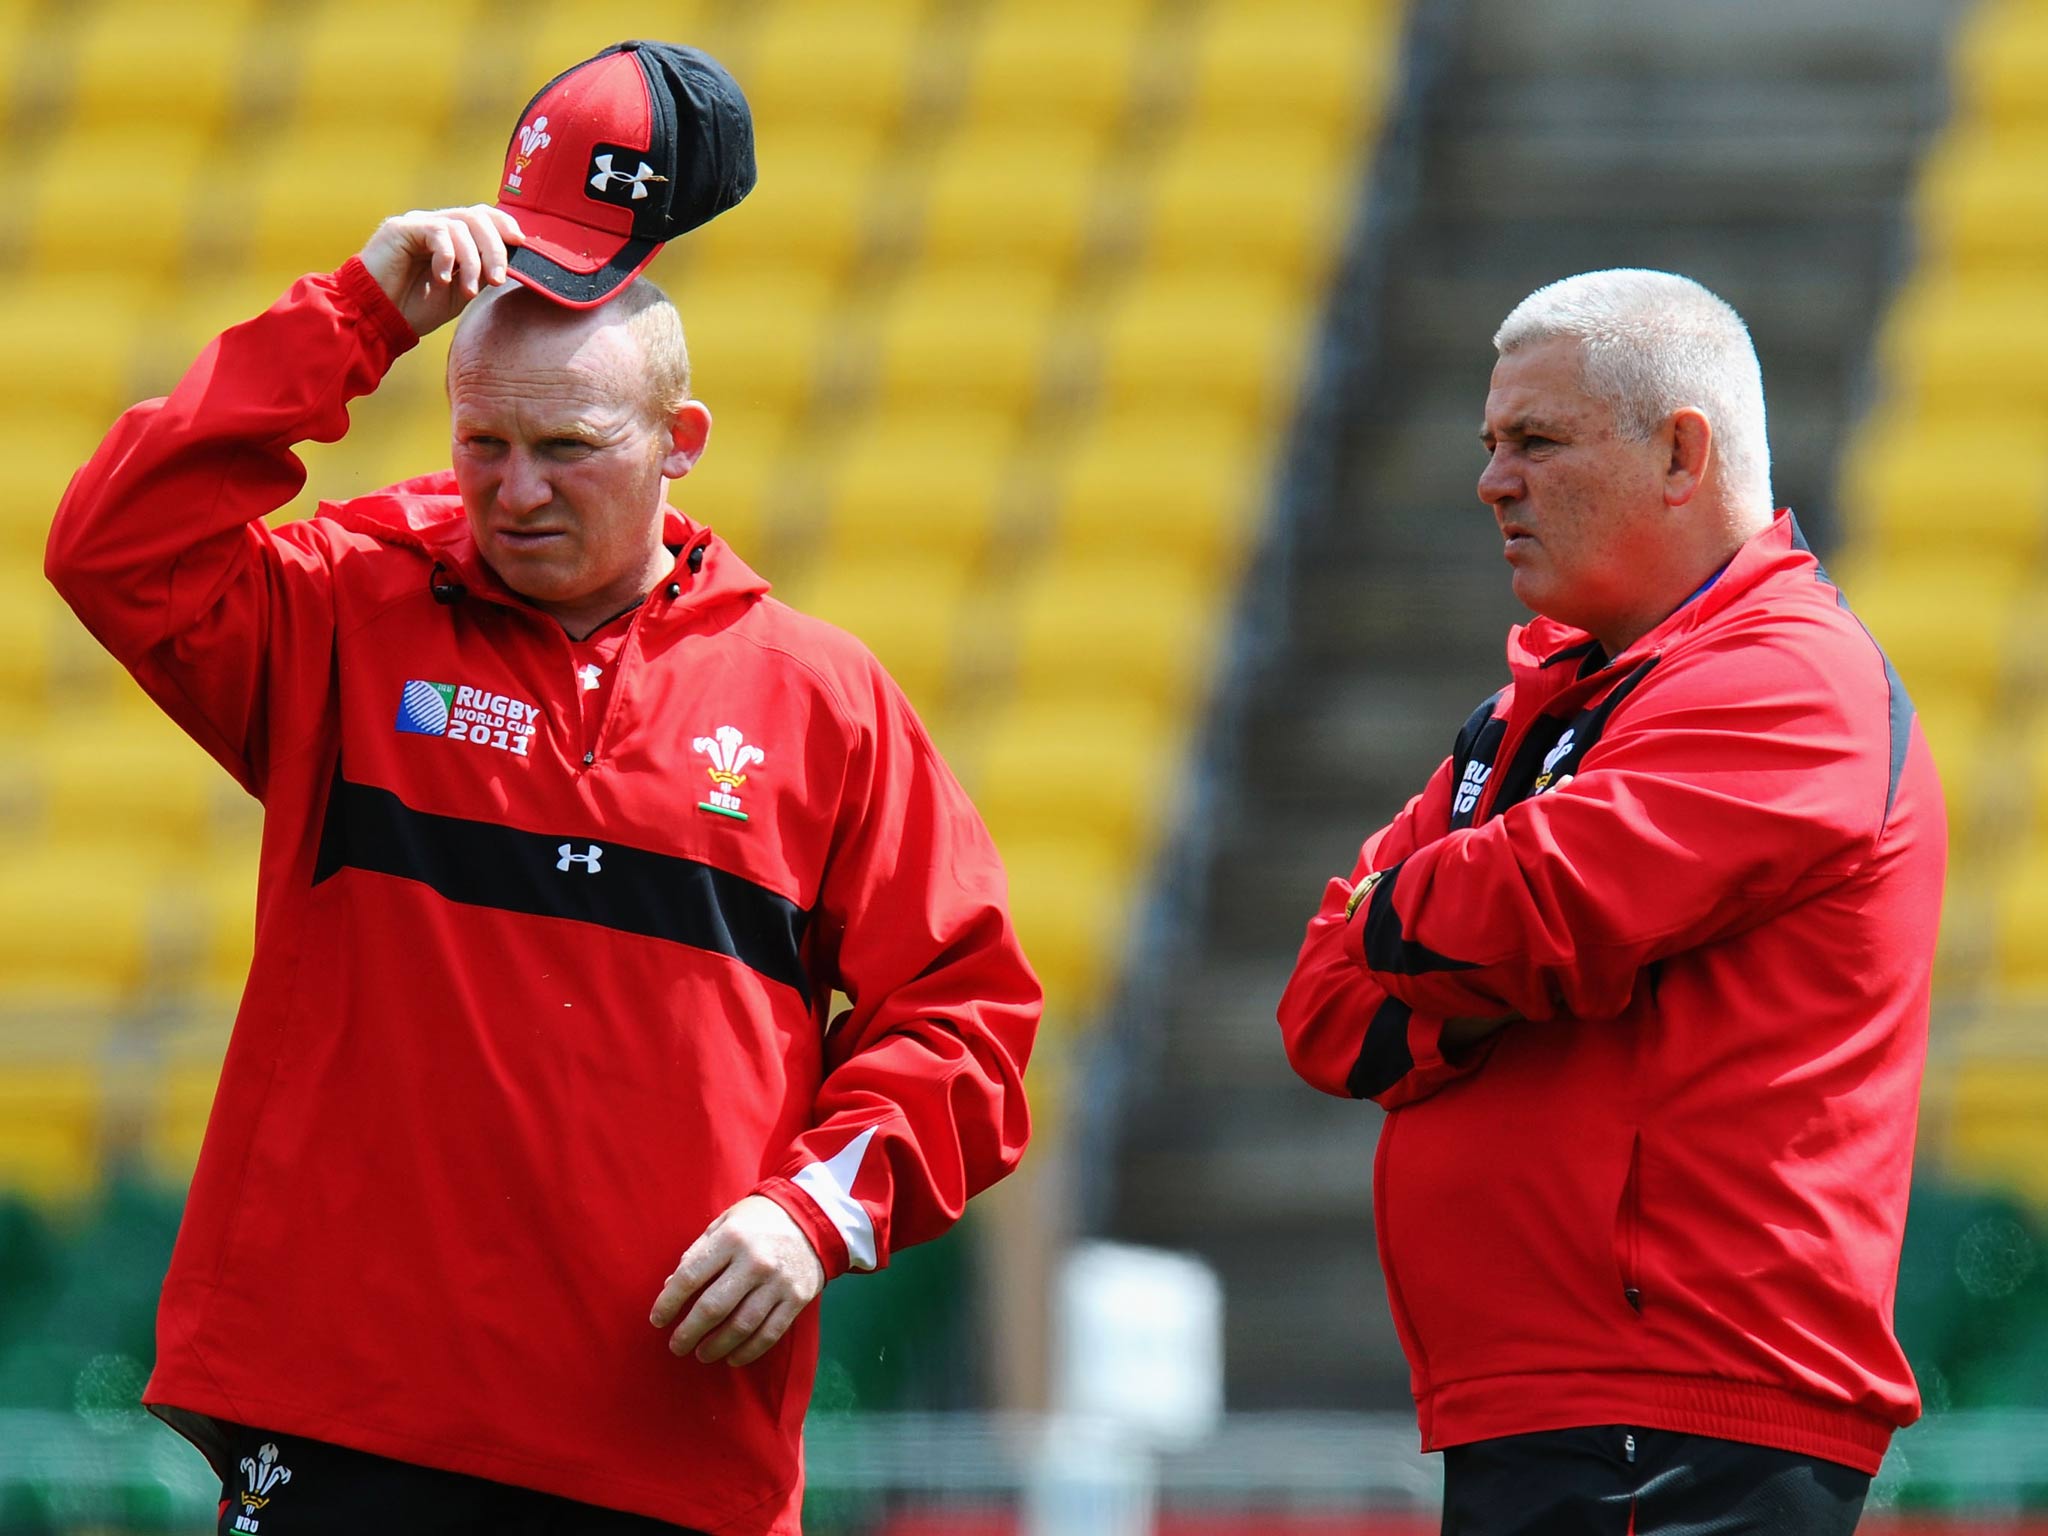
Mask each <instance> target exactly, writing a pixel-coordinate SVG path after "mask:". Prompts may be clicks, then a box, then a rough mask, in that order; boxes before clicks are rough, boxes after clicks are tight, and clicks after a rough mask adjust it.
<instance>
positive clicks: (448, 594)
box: [427, 560, 469, 608]
mask: <svg viewBox="0 0 2048 1536" xmlns="http://www.w3.org/2000/svg"><path fill="white" fill-rule="evenodd" d="M427 590H428V591H429V592H431V593H433V594H434V601H435V602H437V603H439V604H441V605H442V606H443V607H444V608H445V607H448V606H449V605H451V604H454V603H459V602H461V601H462V600H463V599H464V598H465V597H467V596H469V588H467V587H465V586H464V585H463V584H462V583H461V582H459V581H457V580H456V579H455V578H454V577H453V576H451V575H450V574H449V573H448V567H447V566H446V565H444V564H443V563H442V562H441V561H439V560H436V561H435V562H434V569H433V570H432V571H431V572H429V573H428V575H427Z"/></svg>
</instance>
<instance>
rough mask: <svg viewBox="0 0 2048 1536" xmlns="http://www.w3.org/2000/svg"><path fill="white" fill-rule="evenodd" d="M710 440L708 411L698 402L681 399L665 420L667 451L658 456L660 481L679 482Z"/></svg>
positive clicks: (701, 402) (702, 454) (701, 454)
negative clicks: (675, 409)
mask: <svg viewBox="0 0 2048 1536" xmlns="http://www.w3.org/2000/svg"><path fill="white" fill-rule="evenodd" d="M710 441H711V410H710V407H708V406H706V405H705V404H704V402H703V401H702V400H685V401H684V402H683V403H682V405H681V406H680V407H679V408H678V409H677V411H676V413H675V414H674V415H673V416H671V417H670V418H669V420H668V452H667V453H665V454H663V455H662V459H661V474H662V478H663V479H664V480H680V479H682V478H683V476H685V475H687V474H688V473H689V472H690V471H691V470H693V469H695V468H696V467H697V461H698V460H699V459H701V458H702V457H704V445H705V444H706V443H708V442H710Z"/></svg>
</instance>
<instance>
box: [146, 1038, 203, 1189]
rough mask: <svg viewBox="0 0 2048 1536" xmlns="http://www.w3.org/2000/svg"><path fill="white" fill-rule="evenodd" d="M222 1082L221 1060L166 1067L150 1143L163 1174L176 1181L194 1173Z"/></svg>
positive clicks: (157, 1166)
mask: <svg viewBox="0 0 2048 1536" xmlns="http://www.w3.org/2000/svg"><path fill="white" fill-rule="evenodd" d="M219 1085H220V1065H219V1062H218V1061H212V1062H181V1063H178V1064H176V1065H174V1066H171V1067H169V1068H167V1069H166V1070H165V1072H164V1074H163V1078H162V1082H161V1086H160V1088H159V1091H158V1095H157V1104H156V1116H155V1120H154V1123H153V1124H152V1126H151V1127H150V1136H149V1142H148V1150H149V1155H150V1161H151V1163H152V1165H153V1166H154V1167H155V1168H156V1170H157V1171H158V1172H159V1173H160V1174H162V1175H164V1176H165V1177H167V1178H170V1179H172V1180H177V1179H183V1178H189V1177H190V1176H191V1173H192V1169H193V1167H194V1166H195V1165H196V1164H197V1163H198V1161H199V1144H200V1142H201V1141H202V1140H203V1139H204V1138H205V1135H206V1121H207V1117H208V1116H209V1115H211V1114H212V1112H213V1094H214V1090H215V1089H216V1088H217V1087H219Z"/></svg>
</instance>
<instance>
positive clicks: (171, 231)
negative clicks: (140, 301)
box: [27, 122, 206, 281]
mask: <svg viewBox="0 0 2048 1536" xmlns="http://www.w3.org/2000/svg"><path fill="white" fill-rule="evenodd" d="M137 134H138V130H137V129H136V128H135V127H133V126H131V125H126V124H116V125H113V126H105V125H102V126H98V127H94V128H90V129H87V130H85V131H76V130H74V131H72V132H68V133H65V134H62V135H60V136H59V137H58V138H56V139H55V140H54V141H53V142H52V143H51V144H49V145H48V146H47V147H46V149H45V151H44V153H43V154H42V155H41V156H40V157H39V158H38V161H37V164H36V168H35V174H34V179H33V182H32V188H33V191H32V194H31V201H30V204H29V208H28V212H27V226H28V245H29V260H30V263H31V265H32V266H34V267H35V268H37V269H38V270H40V271H42V272H46V273H51V274H59V275H61V274H73V275H83V274H93V273H109V274H128V275H130V276H133V275H135V274H139V273H148V274H151V275H153V276H155V277H157V278H158V279H160V280H166V281H168V280H169V279H171V278H172V277H174V276H175V275H176V273H177V269H178V264H179V261H180V258H181V257H182V256H183V255H184V252H185V239H186V233H187V230H188V228H189V226H190V222H191V217H192V205H193V189H194V186H195V184H196V181H197V178H198V175H199V168H200V164H201V162H202V160H203V159H204V157H205V155H206V139H205V135H204V133H203V132H202V131H201V130H199V129H197V128H194V127H192V126H190V125H188V124H182V123H175V122H174V123H167V124H164V125H162V126H160V127H155V128H152V129H150V130H149V131H148V135H147V142H148V148H147V149H146V150H145V151H143V152H142V153H141V154H140V155H138V153H137V143H136V140H137ZM129 163H135V165H136V174H133V175H126V176H125V177H124V181H123V185H122V188H121V222H120V227H119V230H118V231H116V230H114V229H112V228H110V227H109V224H108V220H107V194H106V189H105V185H104V182H103V180H102V178H103V177H104V176H105V175H106V174H107V173H108V170H109V168H110V167H113V166H120V165H125V164H129Z"/></svg>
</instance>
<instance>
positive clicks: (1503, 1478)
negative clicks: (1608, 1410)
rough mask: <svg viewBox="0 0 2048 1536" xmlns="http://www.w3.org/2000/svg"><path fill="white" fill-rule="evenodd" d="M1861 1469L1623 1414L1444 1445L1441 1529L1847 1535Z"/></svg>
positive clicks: (1502, 1533) (1476, 1534) (1584, 1535)
mask: <svg viewBox="0 0 2048 1536" xmlns="http://www.w3.org/2000/svg"><path fill="white" fill-rule="evenodd" d="M1869 1491H1870V1479H1869V1477H1868V1476H1866V1475H1865V1474H1864V1473H1861V1472H1858V1471H1856V1470H1854V1469H1853V1468H1850V1467H1844V1466H1841V1465H1838V1464H1837V1463H1835V1462H1832V1461H1821V1460H1818V1459H1816V1458H1815V1457H1812V1456H1795V1455H1793V1454H1792V1453H1791V1452H1789V1451H1774V1450H1768V1449H1766V1448H1765V1447H1763V1446H1759V1445H1740V1444H1737V1443H1736V1442H1735V1441H1732V1440H1713V1439H1709V1438H1708V1437H1706V1436H1705V1435H1681V1434H1674V1433H1673V1432H1671V1431H1670V1430H1663V1429H1635V1428H1631V1427H1630V1426H1628V1425H1625V1424H1608V1425H1600V1426H1597V1427H1594V1428H1590V1429H1558V1430H1549V1431H1546V1432H1544V1433H1542V1434H1535V1435H1508V1436H1505V1437H1503V1438H1501V1439H1499V1440H1480V1441H1477V1442H1475V1443H1474V1444H1471V1445H1458V1446H1453V1447H1451V1448H1450V1449H1449V1450H1447V1451H1445V1452H1444V1525H1443V1536H1849V1533H1850V1532H1852V1531H1854V1530H1855V1529H1856V1521H1857V1519H1858V1518H1859V1517H1860V1516H1861V1515H1862V1513H1863V1498H1864V1495H1865V1494H1867V1493H1868V1492H1869Z"/></svg>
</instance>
